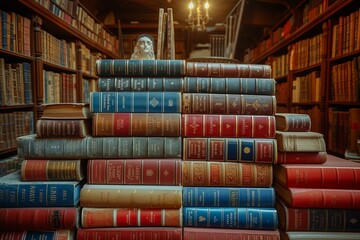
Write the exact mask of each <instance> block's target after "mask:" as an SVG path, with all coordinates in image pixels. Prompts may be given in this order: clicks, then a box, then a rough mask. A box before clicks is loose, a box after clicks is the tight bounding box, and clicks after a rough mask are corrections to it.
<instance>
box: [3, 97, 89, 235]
mask: <svg viewBox="0 0 360 240" xmlns="http://www.w3.org/2000/svg"><path fill="white" fill-rule="evenodd" d="M90 118H91V116H90V114H89V106H88V105H87V104H80V103H79V104H77V103H74V104H73V103H68V104H45V105H43V115H42V117H41V119H39V120H38V121H37V124H36V134H32V135H27V136H23V137H19V138H18V141H19V147H18V150H19V151H18V155H19V157H20V158H22V159H23V161H22V163H21V170H20V171H17V172H14V173H12V174H9V175H7V176H4V177H2V178H0V203H1V204H0V205H1V207H2V208H1V209H0V215H1V216H2V217H1V218H0V229H1V233H0V236H1V237H4V238H5V239H22V238H27V239H33V238H36V239H38V238H39V239H42V238H46V239H73V238H74V236H75V232H76V229H77V227H78V221H79V201H80V197H79V196H80V190H81V187H82V186H83V179H84V177H85V174H84V170H85V169H86V165H85V164H86V160H81V159H78V158H71V154H70V155H69V156H64V155H63V156H62V157H58V156H59V154H57V153H58V152H62V149H61V148H59V146H63V143H64V142H65V141H70V140H74V141H81V140H82V139H83V138H85V137H86V136H87V135H88V134H89V133H90V132H89V131H88V130H87V129H89V119H90ZM86 122H87V124H86ZM25 142H26V143H28V145H27V146H26V147H27V148H26V147H25V145H24V143H25ZM51 143H52V144H51ZM55 146H57V147H55ZM24 148H26V149H27V150H29V151H22V149H24ZM45 153H46V154H45Z"/></svg>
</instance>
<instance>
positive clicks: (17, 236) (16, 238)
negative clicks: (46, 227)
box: [0, 230, 75, 240]
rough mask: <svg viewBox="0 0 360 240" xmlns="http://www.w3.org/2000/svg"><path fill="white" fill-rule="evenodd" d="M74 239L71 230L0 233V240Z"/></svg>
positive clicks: (73, 232) (73, 233)
mask: <svg viewBox="0 0 360 240" xmlns="http://www.w3.org/2000/svg"><path fill="white" fill-rule="evenodd" d="M74 237H75V231H73V230H54V231H31V230H24V231H17V230H15V231H0V239H3V240H24V239H25V240H27V239H34V240H35V239H46V240H72V239H74Z"/></svg>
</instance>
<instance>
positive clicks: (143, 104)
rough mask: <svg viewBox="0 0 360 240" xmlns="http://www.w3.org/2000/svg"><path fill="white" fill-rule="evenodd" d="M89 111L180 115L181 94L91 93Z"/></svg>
mask: <svg viewBox="0 0 360 240" xmlns="http://www.w3.org/2000/svg"><path fill="white" fill-rule="evenodd" d="M90 111H91V112H108V113H114V112H139V113H145V112H151V113H165V112H166V113H180V112H181V92H91V93H90Z"/></svg>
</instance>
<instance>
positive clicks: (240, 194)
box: [183, 187, 275, 207]
mask: <svg viewBox="0 0 360 240" xmlns="http://www.w3.org/2000/svg"><path fill="white" fill-rule="evenodd" d="M183 206H184V207H274V206H275V190H274V188H272V187H268V188H258V187H184V188H183Z"/></svg>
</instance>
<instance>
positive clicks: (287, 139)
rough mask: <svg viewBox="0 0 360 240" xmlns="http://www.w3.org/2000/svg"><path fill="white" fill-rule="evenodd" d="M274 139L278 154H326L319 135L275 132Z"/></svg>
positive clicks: (323, 142)
mask: <svg viewBox="0 0 360 240" xmlns="http://www.w3.org/2000/svg"><path fill="white" fill-rule="evenodd" d="M275 138H276V140H277V144H278V150H279V151H280V152H326V145H325V140H324V137H323V135H322V134H321V133H317V132H311V131H309V132H283V131H276V133H275Z"/></svg>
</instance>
